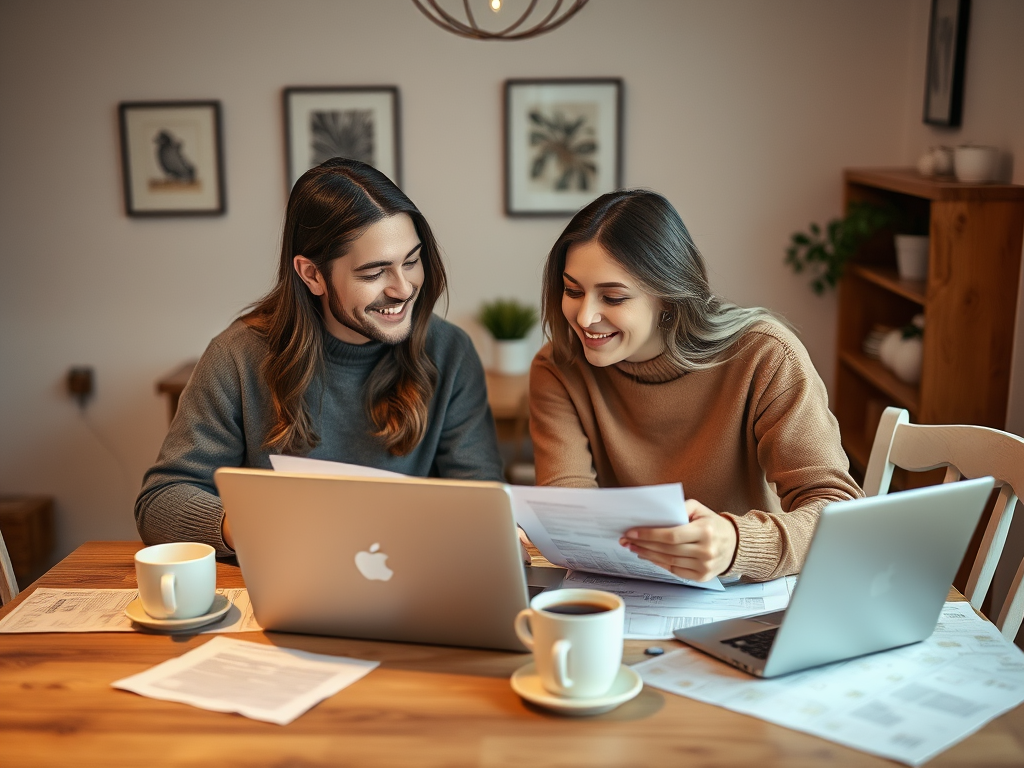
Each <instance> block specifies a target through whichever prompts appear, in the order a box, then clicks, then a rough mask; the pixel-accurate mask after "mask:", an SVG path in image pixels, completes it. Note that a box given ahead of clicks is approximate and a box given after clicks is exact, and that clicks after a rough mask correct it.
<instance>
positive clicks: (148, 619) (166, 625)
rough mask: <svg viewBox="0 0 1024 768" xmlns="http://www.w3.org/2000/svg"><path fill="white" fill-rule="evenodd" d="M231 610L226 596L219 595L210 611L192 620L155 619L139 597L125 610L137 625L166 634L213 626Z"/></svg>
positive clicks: (126, 614)
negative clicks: (160, 630)
mask: <svg viewBox="0 0 1024 768" xmlns="http://www.w3.org/2000/svg"><path fill="white" fill-rule="evenodd" d="M230 609H231V601H230V600H229V599H228V598H227V597H225V596H224V595H221V594H217V595H216V596H215V597H214V598H213V605H212V606H210V610H209V611H207V612H206V613H204V614H203V615H202V616H195V617H193V618H191V619H154V618H153V617H152V616H150V615H149V614H148V613H146V611H145V609H144V608H143V607H142V598H141V597H137V598H135V599H134V600H132V601H131V602H130V603H128V607H127V608H125V609H124V615H125V616H127V617H128V618H129V619H131V620H132V621H134V622H135V623H136V624H141V625H142V626H144V627H148V628H150V629H162V630H164V631H165V632H182V631H184V630H186V629H195V628H196V627H202V626H205V625H207V624H212V623H213V622H215V621H216V620H217V619H219V618H221V617H222V616H223V615H224V614H225V613H227V612H228V611H229V610H230Z"/></svg>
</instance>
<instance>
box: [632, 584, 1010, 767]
mask: <svg viewBox="0 0 1024 768" xmlns="http://www.w3.org/2000/svg"><path fill="white" fill-rule="evenodd" d="M633 668H634V669H635V670H636V671H637V672H639V673H640V675H641V676H642V677H643V679H644V682H645V683H647V684H648V685H652V686H654V687H656V688H661V689H662V690H665V691H669V692H671V693H675V694H679V695H681V696H688V697H690V698H693V699H697V700H699V701H705V702H708V703H710V704H716V705H718V706H721V707H725V708H727V709H731V710H734V711H736V712H742V713H744V714H748V715H753V716H754V717H759V718H761V719H763V720H767V721H769V722H772V723H776V724H778V725H782V726H785V727H787V728H792V729H794V730H797V731H804V732H805V733H811V734H814V735H816V736H820V737H821V738H824V739H829V740H831V741H835V742H838V743H840V744H845V745H846V746H849V747H853V748H854V749H859V750H862V751H864V752H870V753H872V754H876V755H881V756H882V757H887V758H891V759H893V760H898V761H900V762H902V763H906V764H908V765H920V764H921V763H923V762H925V761H927V760H929V759H930V758H932V757H934V756H935V755H937V754H938V753H939V752H941V751H943V750H945V749H948V748H949V747H950V746H952V745H953V744H955V743H957V742H958V741H960V740H961V739H964V738H966V737H967V736H969V735H970V734H971V733H974V731H976V730H978V729H979V728H981V727H982V726H983V725H984V724H985V723H987V722H988V721H989V720H992V719H993V718H995V717H998V716H999V715H1001V714H1002V713H1003V712H1006V711H1007V710H1009V709H1012V708H1013V707H1016V706H1017V705H1019V704H1020V703H1021V702H1024V653H1022V652H1021V650H1020V649H1019V648H1017V647H1016V646H1015V645H1013V644H1012V643H1010V642H1009V641H1007V640H1005V639H1004V638H1003V637H1002V635H1000V634H999V632H998V630H996V628H995V627H994V626H993V625H992V624H990V623H989V622H987V621H985V620H984V619H981V618H979V617H978V616H977V615H976V614H975V613H974V611H973V610H972V609H971V606H970V604H969V603H946V604H945V606H944V607H943V609H942V615H941V616H940V618H939V624H938V626H936V628H935V632H934V633H933V634H932V636H931V637H930V638H928V639H927V640H925V641H924V642H921V643H916V644H914V645H909V646H904V647H903V648H896V649H894V650H891V651H886V652H884V653H876V654H873V655H871V656H864V657H861V658H858V659H851V660H850V661H844V662H839V663H837V664H830V665H828V666H826V667H820V668H818V669H812V670H808V671H806V672H799V673H796V674H793V675H786V676H784V677H780V678H773V679H771V680H759V679H757V678H752V677H750V676H749V675H746V674H744V673H743V672H740V671H739V670H736V669H733V668H732V667H730V666H728V665H726V664H723V663H722V662H719V661H717V660H715V659H712V658H711V657H709V656H706V655H704V654H703V653H701V652H699V651H696V650H693V649H689V648H687V649H684V650H681V651H676V652H675V653H672V654H667V655H665V656H663V657H661V658H659V659H655V660H652V661H646V662H642V663H640V664H637V665H635V666H634V667H633Z"/></svg>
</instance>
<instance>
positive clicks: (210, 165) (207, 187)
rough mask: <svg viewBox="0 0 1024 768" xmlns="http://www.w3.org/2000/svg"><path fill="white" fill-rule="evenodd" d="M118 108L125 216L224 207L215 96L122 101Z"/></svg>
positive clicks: (204, 213) (178, 213)
mask: <svg viewBox="0 0 1024 768" xmlns="http://www.w3.org/2000/svg"><path fill="white" fill-rule="evenodd" d="M118 112H119V116H120V124H121V169H122V172H123V175H124V204H125V211H126V212H127V214H128V215H129V216H210V215H218V214H222V213H224V211H225V210H226V206H225V194H224V153H223V149H222V145H221V127H220V102H219V101H125V102H121V104H120V105H119V106H118Z"/></svg>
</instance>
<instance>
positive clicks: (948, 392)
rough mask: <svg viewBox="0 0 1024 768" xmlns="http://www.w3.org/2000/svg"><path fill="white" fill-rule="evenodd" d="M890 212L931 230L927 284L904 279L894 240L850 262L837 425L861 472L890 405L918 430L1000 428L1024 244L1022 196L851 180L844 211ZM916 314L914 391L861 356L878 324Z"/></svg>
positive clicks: (983, 188)
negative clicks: (919, 326) (877, 206)
mask: <svg viewBox="0 0 1024 768" xmlns="http://www.w3.org/2000/svg"><path fill="white" fill-rule="evenodd" d="M853 201H869V202H876V203H891V204H893V205H895V206H897V207H898V208H900V209H901V210H902V211H903V212H904V213H906V214H908V215H909V216H912V217H914V218H917V219H919V220H922V221H927V222H928V232H929V237H930V238H931V240H930V245H929V254H928V278H927V280H926V281H922V282H918V281H911V280H901V279H900V278H899V276H898V275H897V273H896V254H895V249H894V247H893V244H892V232H886V233H880V234H879V236H878V237H876V238H873V239H872V240H871V241H870V242H868V243H867V244H865V246H864V247H863V248H862V249H861V251H860V252H859V253H858V255H857V257H856V258H855V259H854V262H853V263H852V264H851V265H849V267H848V269H847V272H846V275H845V276H844V277H843V279H842V281H841V282H840V286H839V330H838V340H837V352H838V354H837V361H836V402H835V414H836V418H837V419H838V420H839V426H840V429H841V430H842V435H843V446H844V447H845V448H846V451H847V453H848V454H849V456H850V462H851V465H852V466H853V468H854V470H855V471H858V472H861V473H862V472H863V471H864V467H865V465H866V464H867V460H868V454H869V452H870V450H871V441H872V437H873V435H874V432H875V429H876V427H877V425H878V418H879V417H880V416H881V413H882V411H883V410H884V409H885V407H886V406H888V405H897V406H900V407H903V408H906V409H908V410H909V411H910V413H911V419H912V420H913V421H914V422H916V423H919V424H981V425H984V426H989V427H996V428H998V429H1003V428H1004V427H1005V422H1006V403H1007V397H1008V394H1009V383H1010V362H1011V358H1012V354H1013V332H1014V325H1015V319H1016V309H1017V286H1018V284H1019V282H1020V261H1021V242H1022V236H1024V186H1020V185H1013V184H961V183H958V182H956V181H953V180H951V179H943V180H937V179H932V178H928V177H924V176H921V175H920V174H919V173H917V172H916V171H914V170H911V169H848V170H846V171H845V173H844V202H845V204H846V205H847V206H848V205H849V204H850V203H851V202H853ZM922 312H923V313H924V316H925V330H924V347H923V364H922V371H921V381H920V383H919V384H918V385H916V386H912V385H909V384H906V383H904V382H902V381H900V380H899V379H897V378H896V377H895V376H894V375H893V374H892V373H890V372H889V371H888V370H887V369H886V368H885V367H884V366H882V364H881V363H879V362H878V361H877V360H873V359H871V358H869V357H868V356H867V355H865V354H864V352H863V343H864V339H865V337H866V336H867V335H868V333H869V332H870V331H871V329H872V328H873V327H875V326H876V325H887V326H890V327H900V326H903V325H906V324H907V323H909V322H910V320H911V318H912V317H913V316H914V315H916V314H919V313H922Z"/></svg>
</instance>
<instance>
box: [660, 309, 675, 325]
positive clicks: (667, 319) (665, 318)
mask: <svg viewBox="0 0 1024 768" xmlns="http://www.w3.org/2000/svg"><path fill="white" fill-rule="evenodd" d="M671 322H672V313H671V312H669V311H668V310H667V309H666V310H663V311H662V313H661V322H660V323H659V325H660V326H661V327H662V328H668V326H669V324H670V323H671Z"/></svg>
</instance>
